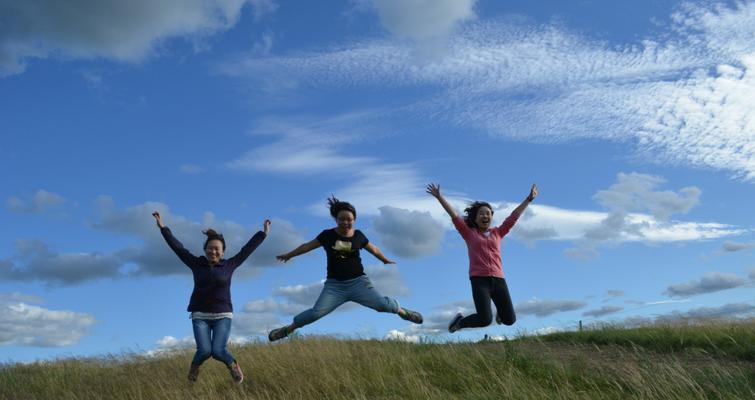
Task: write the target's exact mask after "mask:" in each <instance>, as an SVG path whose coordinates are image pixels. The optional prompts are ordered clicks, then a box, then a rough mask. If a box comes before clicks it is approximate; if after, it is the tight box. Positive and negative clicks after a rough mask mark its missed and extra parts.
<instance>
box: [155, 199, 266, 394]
mask: <svg viewBox="0 0 755 400" xmlns="http://www.w3.org/2000/svg"><path fill="white" fill-rule="evenodd" d="M152 216H153V217H155V221H156V222H157V226H158V227H160V233H162V235H163V238H165V241H166V242H167V243H168V246H170V248H171V250H173V252H175V253H176V255H177V256H178V258H179V259H180V260H181V261H183V263H184V264H186V266H187V267H189V269H191V272H192V274H193V275H194V290H193V291H192V293H191V299H190V300H189V307H188V309H187V311H189V312H191V323H192V326H193V329H194V340H195V341H196V343H197V351H196V353H194V358H193V359H192V361H191V367H190V368H189V376H188V378H189V382H196V380H197V376H198V375H199V366H200V365H202V363H203V362H205V361H206V360H207V359H208V358H210V357H212V358H214V359H216V360H218V361H221V362H222V363H224V364H225V365H226V367H228V371H230V373H231V377H232V378H233V380H234V381H236V382H237V383H241V382H242V381H243V380H244V373H243V372H241V366H239V363H238V362H237V361H236V359H235V358H233V356H232V355H231V353H229V352H228V347H227V346H228V338H229V336H230V334H231V319H232V318H233V304H232V303H231V277H232V276H233V272H234V271H235V270H236V268H238V267H239V266H240V265H241V264H243V263H244V261H245V260H246V259H247V257H249V255H250V254H252V252H253V251H254V250H255V249H256V248H257V246H259V245H260V244H261V243H262V241H263V240H265V237H267V232H268V231H269V229H270V220H267V219H266V220H265V222H264V223H263V230H262V231H260V232H257V233H256V234H254V236H252V238H251V239H249V241H248V242H247V243H246V244H245V245H244V247H242V248H241V250H240V251H239V253H238V254H236V255H235V256H233V257H231V258H229V259H227V260H226V259H224V258H223V255H224V253H225V239H224V238H223V235H221V234H220V233H218V232H215V231H214V230H212V229H208V230H206V231H204V232H203V233H204V234H205V235H207V239H206V240H205V242H204V254H205V255H204V256H199V257H197V256H195V255H193V254H191V253H190V252H189V251H188V250H186V249H185V248H184V246H183V244H181V242H180V241H178V239H176V238H175V237H174V236H173V234H172V233H171V231H170V229H168V227H167V226H165V224H163V221H162V218H161V217H160V213H159V212H157V211H155V212H153V213H152Z"/></svg>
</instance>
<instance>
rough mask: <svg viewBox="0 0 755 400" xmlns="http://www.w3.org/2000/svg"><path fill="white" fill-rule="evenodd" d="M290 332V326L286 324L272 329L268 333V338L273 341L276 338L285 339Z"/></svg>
mask: <svg viewBox="0 0 755 400" xmlns="http://www.w3.org/2000/svg"><path fill="white" fill-rule="evenodd" d="M288 334H289V332H288V326H284V327H281V328H278V329H273V330H272V331H270V334H269V335H267V339H268V340H270V341H271V342H274V341H276V340H281V339H283V338H284V337H286V336H288Z"/></svg>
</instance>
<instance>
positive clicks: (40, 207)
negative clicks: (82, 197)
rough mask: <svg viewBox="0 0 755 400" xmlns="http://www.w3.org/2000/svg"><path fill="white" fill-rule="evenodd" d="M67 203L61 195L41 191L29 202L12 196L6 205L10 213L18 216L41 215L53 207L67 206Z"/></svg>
mask: <svg viewBox="0 0 755 400" xmlns="http://www.w3.org/2000/svg"><path fill="white" fill-rule="evenodd" d="M66 201H67V200H66V199H65V197H63V196H61V195H59V194H56V193H52V192H48V191H46V190H42V189H40V190H38V191H37V192H36V193H35V194H34V196H33V197H32V198H31V199H29V200H27V201H24V200H22V199H20V198H18V197H16V196H12V197H9V198H8V200H7V201H6V204H7V206H8V209H9V210H10V211H13V212H15V213H18V214H41V213H43V212H45V211H48V210H49V209H51V208H53V207H56V206H59V205H62V204H65V203H66Z"/></svg>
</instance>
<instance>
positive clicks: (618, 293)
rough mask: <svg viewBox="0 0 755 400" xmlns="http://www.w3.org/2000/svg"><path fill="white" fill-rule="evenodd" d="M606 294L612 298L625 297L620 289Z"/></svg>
mask: <svg viewBox="0 0 755 400" xmlns="http://www.w3.org/2000/svg"><path fill="white" fill-rule="evenodd" d="M606 294H607V295H609V296H611V297H621V296H624V291H623V290H618V289H609V290H607V291H606Z"/></svg>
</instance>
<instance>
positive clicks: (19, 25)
mask: <svg viewBox="0 0 755 400" xmlns="http://www.w3.org/2000/svg"><path fill="white" fill-rule="evenodd" d="M245 3H247V1H245V0H167V1H161V2H154V1H151V0H134V1H129V2H122V1H118V0H74V1H66V2H56V3H50V2H48V1H45V0H28V1H24V2H17V1H13V0H3V1H0V76H2V75H8V74H13V73H20V72H22V71H23V70H24V68H25V63H26V61H27V60H28V59H30V58H45V57H48V56H50V55H55V56H57V57H61V58H64V59H65V58H85V59H93V58H107V59H112V60H117V61H126V62H141V61H143V60H144V59H146V58H147V57H149V56H151V55H154V54H155V53H157V52H158V51H159V48H160V46H161V45H163V44H164V43H165V42H166V41H167V40H168V39H173V38H185V39H188V40H195V41H201V40H203V39H205V38H207V37H209V36H212V35H214V34H216V33H219V32H223V31H226V30H228V29H230V28H231V27H233V26H234V25H235V24H236V22H237V20H238V19H239V17H240V15H241V9H242V6H243V5H244V4H245ZM253 3H254V4H255V5H258V6H259V7H256V8H255V15H257V14H259V13H263V10H270V8H271V7H270V5H272V2H270V1H261V0H258V1H254V2H253ZM265 12H267V11H265ZM260 15H261V14H260Z"/></svg>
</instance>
